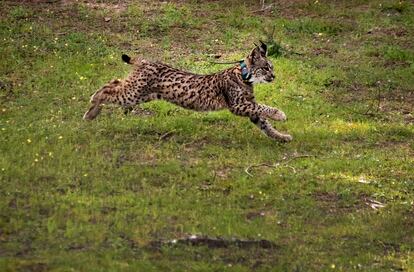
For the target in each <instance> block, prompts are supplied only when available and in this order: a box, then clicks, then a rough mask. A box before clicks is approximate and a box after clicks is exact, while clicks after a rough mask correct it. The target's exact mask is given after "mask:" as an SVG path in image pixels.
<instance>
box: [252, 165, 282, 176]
mask: <svg viewBox="0 0 414 272" xmlns="http://www.w3.org/2000/svg"><path fill="white" fill-rule="evenodd" d="M261 166H266V167H271V168H276V167H277V166H278V165H274V164H268V163H260V164H253V165H250V166H248V167H246V169H244V172H245V173H246V174H247V175H249V176H251V177H253V175H252V174H251V173H250V172H249V170H250V169H252V168H256V167H261Z"/></svg>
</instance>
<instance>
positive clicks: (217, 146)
mask: <svg viewBox="0 0 414 272" xmlns="http://www.w3.org/2000/svg"><path fill="white" fill-rule="evenodd" d="M0 9H1V14H2V17H1V19H0V41H1V51H0V57H1V61H0V103H1V106H0V133H1V135H2V141H1V142H0V152H1V154H2V155H1V156H0V171H1V172H0V188H1V190H0V194H1V197H0V268H1V270H2V271H70V270H75V271H98V270H110V271H165V270H171V271H187V270H188V271H252V270H255V271H256V270H257V271H327V270H332V271H335V270H339V271H353V270H362V271H396V270H397V271H414V261H413V258H414V253H413V252H414V247H413V244H414V239H413V237H414V209H413V207H414V206H413V205H414V171H413V165H414V151H413V150H414V127H413V120H414V119H413V118H414V117H413V103H414V96H413V95H414V93H413V86H414V77H413V76H412V75H413V72H414V66H413V55H414V51H413V48H412V39H413V37H414V36H413V35H414V33H413V26H414V21H413V20H412V18H414V7H413V5H412V3H410V2H409V1H400V2H399V1H390V0H387V1H383V2H382V3H381V4H379V3H378V1H336V2H335V3H331V2H329V1H310V2H309V1H294V2H292V3H286V4H279V5H277V6H275V7H274V9H269V10H266V12H265V13H260V12H256V10H258V9H260V4H259V1H257V2H251V3H250V2H249V4H247V3H245V4H242V5H240V3H239V2H238V1H230V0H229V1H220V2H209V1H208V2H204V1H177V2H171V3H168V4H165V3H161V2H160V3H155V2H154V3H152V2H151V3H150V2H146V3H143V2H139V1H135V2H129V1H128V2H126V3H125V2H118V1H109V2H102V1H97V2H95V1H89V3H87V2H85V1H84V2H82V3H79V2H75V1H73V2H72V1H65V3H62V4H56V5H55V4H53V5H52V4H50V3H43V2H42V1H40V2H39V3H36V4H30V3H29V2H27V3H26V2H25V3H20V2H19V3H17V2H14V1H6V2H1V3H0ZM253 11H254V12H253ZM237 14H239V15H240V14H241V15H242V20H241V19H239V17H238V16H237ZM106 17H109V18H110V19H109V20H107V19H106V20H105V18H106ZM269 29H274V31H273V33H271V32H269V31H268V30H269ZM266 30H267V31H266ZM269 33H271V35H270V36H269ZM259 39H267V40H269V42H272V45H273V46H275V49H274V50H275V52H276V53H275V54H274V55H273V56H271V60H272V61H273V63H274V66H275V73H276V81H275V82H274V83H271V84H263V85H258V86H256V87H255V92H256V96H257V100H258V101H260V102H262V103H264V104H268V105H274V106H277V107H279V108H281V109H282V110H284V111H285V112H286V113H287V115H288V118H289V120H288V122H286V123H283V124H275V125H276V126H277V128H278V129H280V130H281V131H288V132H289V133H291V134H292V135H293V137H294V141H293V142H291V143H289V144H280V143H277V142H274V141H272V140H270V139H268V138H266V137H265V136H264V135H262V134H261V133H260V131H259V130H257V128H255V127H254V126H253V125H252V124H250V123H249V122H248V120H246V119H245V118H240V117H236V116H234V115H232V114H230V113H229V112H228V111H221V112H211V113H198V112H192V111H187V110H184V109H181V108H178V107H176V106H174V105H171V104H168V103H166V102H162V101H158V102H151V103H148V104H145V105H142V108H143V110H144V111H145V112H149V114H141V115H124V114H123V112H122V110H121V109H118V108H116V107H107V108H105V109H104V110H103V112H102V114H101V115H100V116H99V118H98V119H97V120H96V121H93V122H85V121H83V120H82V119H81V117H82V115H83V113H84V112H85V111H86V110H87V108H88V100H89V97H90V94H92V93H93V92H94V91H95V90H96V89H98V88H99V87H100V86H102V85H103V84H104V83H106V82H108V81H109V80H110V79H114V78H122V77H125V76H126V75H127V74H128V72H129V67H128V66H127V65H124V64H122V62H121V61H120V55H121V54H122V53H124V52H127V53H130V54H140V55H143V56H145V57H147V58H150V59H158V60H161V61H164V62H168V63H170V64H172V65H174V66H177V67H181V68H183V69H186V70H191V71H193V72H197V73H210V72H215V71H219V70H220V69H223V68H224V67H222V66H217V65H213V64H211V63H209V62H208V60H209V57H208V56H209V55H210V54H220V55H222V58H223V59H226V60H233V59H239V58H242V57H243V56H245V55H246V54H247V53H248V52H249V50H251V48H252V46H253V42H257V40H259ZM272 39H273V40H272ZM304 155H306V156H304ZM264 164H266V165H268V166H265V165H264ZM272 165H273V166H272ZM248 167H250V170H249V172H250V174H251V175H248V174H247V173H246V172H245V170H246V168H248ZM370 201H379V202H381V203H383V204H384V205H385V207H383V208H380V209H378V210H374V209H373V208H371V207H370V206H369V204H370V203H372V202H370ZM190 234H198V235H207V236H211V237H224V238H226V239H231V238H239V239H267V240H270V241H272V242H273V243H275V244H276V245H277V247H276V248H270V249H263V248H256V247H253V248H238V247H237V246H230V247H228V248H214V247H213V248H209V247H207V246H200V247H199V246H185V245H177V246H165V247H162V248H158V249H157V248H153V247H151V246H150V245H151V243H152V242H154V241H158V240H170V239H179V238H182V237H186V236H187V235H190Z"/></svg>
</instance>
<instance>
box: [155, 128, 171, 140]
mask: <svg viewBox="0 0 414 272" xmlns="http://www.w3.org/2000/svg"><path fill="white" fill-rule="evenodd" d="M174 132H175V130H171V131H168V132H167V133H164V134H162V135H161V136H160V137H159V138H158V141H162V140H164V139H165V138H167V137H168V136H170V135H172V134H173V133H174Z"/></svg>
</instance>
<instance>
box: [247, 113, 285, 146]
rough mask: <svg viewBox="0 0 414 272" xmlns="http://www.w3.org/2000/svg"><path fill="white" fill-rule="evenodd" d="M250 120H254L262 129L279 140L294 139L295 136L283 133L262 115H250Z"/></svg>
mask: <svg viewBox="0 0 414 272" xmlns="http://www.w3.org/2000/svg"><path fill="white" fill-rule="evenodd" d="M250 121H252V122H253V123H254V124H255V125H256V126H257V127H258V128H260V130H261V131H262V132H263V133H264V134H266V135H267V136H268V137H270V138H272V139H275V140H279V141H282V142H290V141H292V140H293V137H292V136H290V135H289V134H283V133H280V132H279V131H277V130H276V129H274V128H273V127H272V125H271V124H270V123H269V121H267V120H266V119H264V118H262V117H250Z"/></svg>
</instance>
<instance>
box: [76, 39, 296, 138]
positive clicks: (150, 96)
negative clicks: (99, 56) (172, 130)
mask: <svg viewBox="0 0 414 272" xmlns="http://www.w3.org/2000/svg"><path fill="white" fill-rule="evenodd" d="M266 51H267V47H266V45H265V44H264V43H261V45H260V46H257V47H255V48H254V49H253V50H252V52H251V53H250V54H249V55H248V56H247V58H246V59H245V63H246V65H247V68H248V70H249V73H250V77H249V79H248V81H246V80H243V78H242V75H241V68H240V66H239V65H237V66H234V67H232V68H229V69H227V70H224V71H222V72H219V73H216V74H211V75H196V74H192V73H189V72H184V71H181V70H178V69H175V68H172V67H170V66H168V65H166V64H163V63H159V62H150V61H147V60H145V59H141V58H130V57H129V56H127V55H123V56H122V59H123V60H124V61H125V62H127V63H129V64H131V65H133V67H134V70H133V72H132V73H131V74H130V75H129V76H128V77H127V78H126V79H125V80H112V81H111V82H110V83H108V84H106V85H105V86H103V87H102V88H101V89H100V90H98V91H97V92H96V93H95V94H93V95H92V98H91V103H92V106H91V107H90V109H89V110H88V111H87V112H86V113H85V115H84V117H83V118H84V119H85V120H92V119H94V118H95V117H96V116H97V115H98V114H99V112H100V111H101V105H102V104H107V103H112V104H118V105H121V106H123V107H125V108H131V107H132V106H134V105H136V104H140V103H144V102H148V101H151V100H155V99H163V100H166V101H169V102H171V103H174V104H176V105H178V106H181V107H183V108H186V109H191V110H196V111H214V110H221V109H229V110H230V111H231V112H232V113H234V114H236V115H239V116H246V117H249V118H250V120H251V122H253V123H254V124H255V125H257V126H258V127H259V128H260V129H261V130H262V131H263V132H264V133H265V134H266V135H267V136H269V137H271V138H273V139H277V140H281V141H290V140H292V137H291V136H290V135H288V134H283V133H280V132H278V131H277V130H275V129H274V128H273V127H272V125H271V124H270V123H269V121H268V120H267V119H272V120H276V121H284V120H286V115H285V114H284V113H283V112H282V111H281V110H278V109H276V108H272V107H269V106H266V105H262V104H259V103H257V102H256V100H255V97H254V94H253V84H254V83H261V82H271V81H273V80H274V73H273V66H272V63H271V62H270V61H269V60H268V59H267V58H266Z"/></svg>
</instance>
